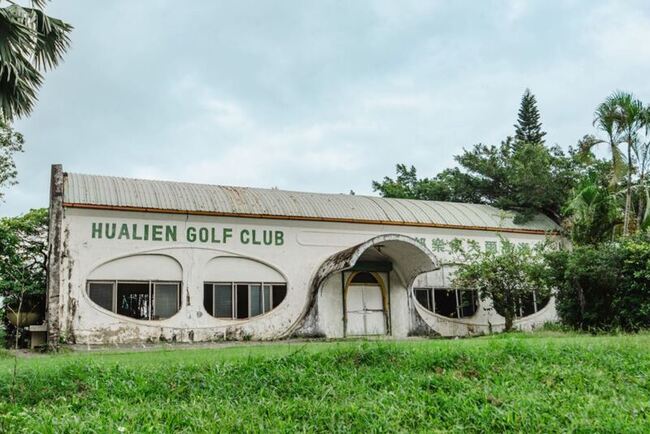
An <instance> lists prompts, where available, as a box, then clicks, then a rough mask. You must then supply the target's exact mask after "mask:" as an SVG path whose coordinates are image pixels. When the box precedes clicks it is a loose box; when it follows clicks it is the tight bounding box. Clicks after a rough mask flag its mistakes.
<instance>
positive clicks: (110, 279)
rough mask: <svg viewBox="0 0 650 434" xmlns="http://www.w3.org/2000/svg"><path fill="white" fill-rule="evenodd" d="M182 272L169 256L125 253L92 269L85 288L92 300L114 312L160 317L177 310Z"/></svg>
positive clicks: (125, 314) (171, 314) (136, 317)
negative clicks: (122, 256)
mask: <svg viewBox="0 0 650 434" xmlns="http://www.w3.org/2000/svg"><path fill="white" fill-rule="evenodd" d="M182 274H183V273H182V269H181V266H180V264H179V263H178V262H176V260H175V259H173V258H171V257H169V256H164V255H135V256H129V257H126V258H120V259H116V260H114V261H111V262H108V263H106V264H104V265H102V266H100V267H98V268H97V269H95V270H94V271H93V272H92V273H91V274H90V276H89V278H88V281H87V284H86V291H87V293H88V296H89V298H90V300H91V301H92V302H93V303H95V304H96V305H98V306H100V307H102V308H104V309H106V310H108V311H111V312H114V313H116V314H118V315H122V316H126V317H129V318H134V319H141V320H161V319H166V318H169V317H171V316H173V315H174V314H176V313H177V312H178V311H179V310H180V307H181V287H182V285H181V278H182Z"/></svg>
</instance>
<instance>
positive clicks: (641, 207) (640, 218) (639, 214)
mask: <svg viewBox="0 0 650 434" xmlns="http://www.w3.org/2000/svg"><path fill="white" fill-rule="evenodd" d="M643 178H645V174H644V173H641V175H640V176H639V187H640V189H639V193H638V194H639V205H638V208H637V210H636V212H637V216H636V221H637V225H636V227H637V228H638V229H639V230H640V229H641V224H642V223H643V214H644V212H643V211H644V210H645V206H644V204H643V199H644V196H645V195H644V194H643V193H644V192H645V190H644V188H643ZM646 206H647V205H646Z"/></svg>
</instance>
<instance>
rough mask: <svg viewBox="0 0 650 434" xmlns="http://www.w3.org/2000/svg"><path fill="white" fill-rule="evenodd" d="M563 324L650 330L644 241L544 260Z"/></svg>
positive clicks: (649, 248) (649, 264)
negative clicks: (554, 289)
mask: <svg viewBox="0 0 650 434" xmlns="http://www.w3.org/2000/svg"><path fill="white" fill-rule="evenodd" d="M546 261H547V263H548V268H547V270H548V274H547V279H548V281H547V282H548V284H549V285H551V286H553V287H554V288H556V291H557V293H556V307H557V311H558V315H559V316H560V319H561V320H562V322H563V323H565V324H567V325H570V326H572V327H575V328H578V329H582V330H611V329H615V328H621V329H624V330H628V331H636V330H639V329H642V328H649V327H650V243H649V242H648V239H647V238H645V237H644V238H627V239H624V240H622V241H618V242H609V243H600V244H597V245H584V246H574V248H573V249H571V250H561V251H557V252H550V253H547V254H546Z"/></svg>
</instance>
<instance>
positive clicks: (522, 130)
mask: <svg viewBox="0 0 650 434" xmlns="http://www.w3.org/2000/svg"><path fill="white" fill-rule="evenodd" d="M514 127H515V140H516V141H518V142H522V143H539V144H542V145H543V144H544V136H545V135H546V132H545V131H542V122H541V120H540V116H539V110H538V109H537V100H536V99H535V95H533V93H532V92H531V91H530V89H526V90H525V91H524V95H523V96H522V97H521V104H520V107H519V113H518V116H517V123H516V124H515V125H514Z"/></svg>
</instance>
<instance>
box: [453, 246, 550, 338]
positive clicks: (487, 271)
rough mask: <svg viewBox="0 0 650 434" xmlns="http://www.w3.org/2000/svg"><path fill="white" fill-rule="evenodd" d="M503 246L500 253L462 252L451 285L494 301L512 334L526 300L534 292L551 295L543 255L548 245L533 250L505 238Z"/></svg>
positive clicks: (485, 251)
mask: <svg viewBox="0 0 650 434" xmlns="http://www.w3.org/2000/svg"><path fill="white" fill-rule="evenodd" d="M500 245H501V246H500V247H501V248H500V249H499V250H497V251H489V250H484V251H481V250H480V249H478V248H473V249H470V250H468V251H465V252H462V261H460V264H459V265H458V269H457V271H456V273H455V275H454V280H453V282H452V284H453V286H454V287H456V288H473V289H476V290H477V291H478V294H479V296H480V297H481V299H482V300H487V299H489V300H491V301H492V304H493V306H494V309H495V310H496V311H497V312H498V313H499V314H501V315H502V316H503V317H504V318H505V321H506V324H505V330H506V331H510V330H511V329H512V325H513V322H514V320H515V317H516V316H517V312H519V311H520V308H521V307H522V303H523V302H524V300H527V299H529V298H532V297H533V293H535V294H536V295H537V297H539V298H546V297H548V295H549V294H550V288H549V287H548V286H547V285H546V282H547V281H546V280H545V279H544V276H545V267H546V264H545V263H544V258H543V255H542V252H543V251H544V249H545V248H546V245H545V244H542V245H540V246H538V247H536V248H530V247H529V246H528V245H517V244H514V243H512V242H511V241H509V240H507V239H505V238H502V239H501V243H500Z"/></svg>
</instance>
